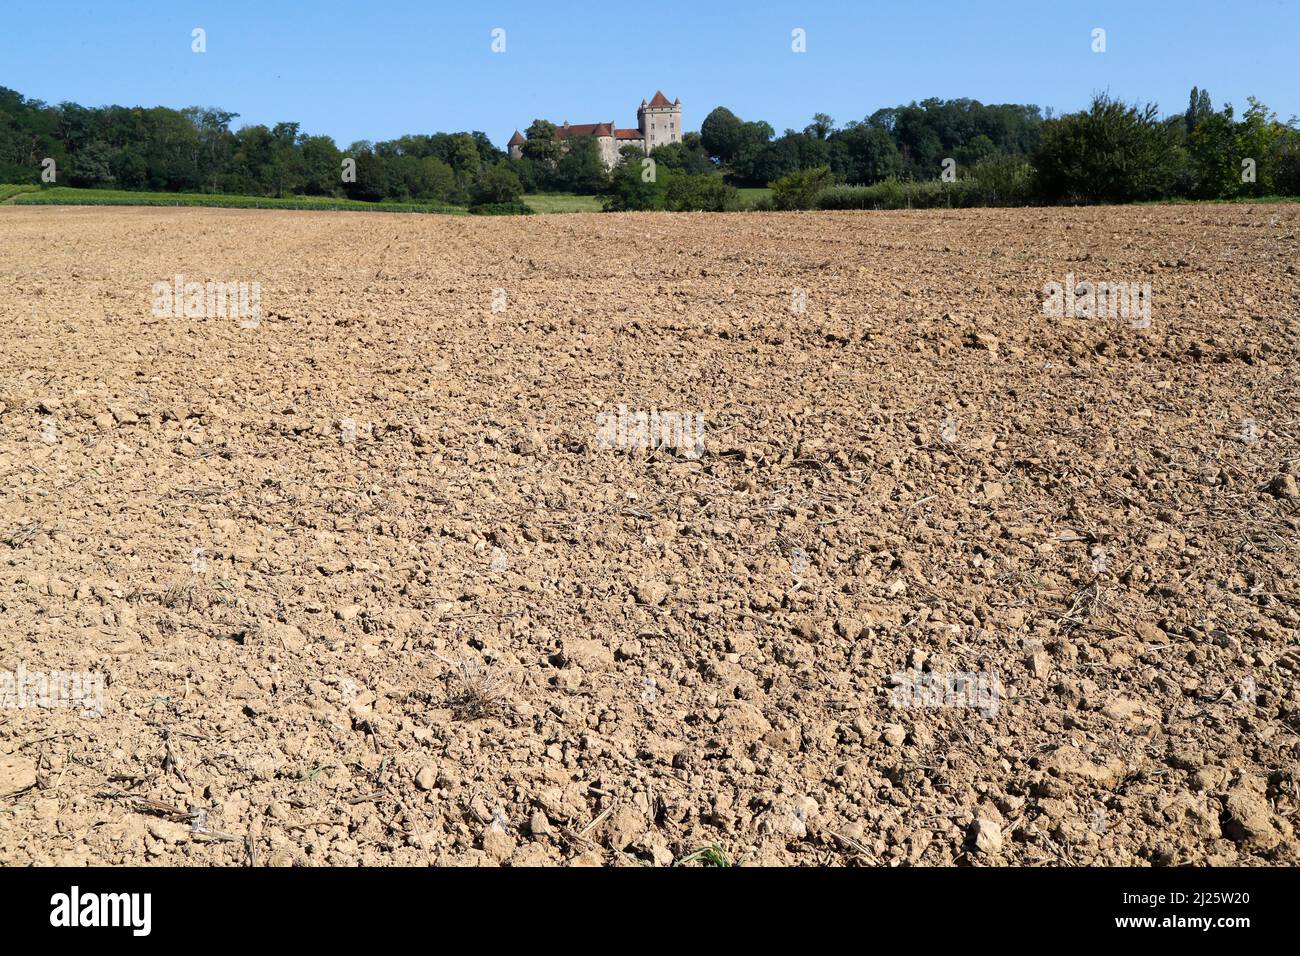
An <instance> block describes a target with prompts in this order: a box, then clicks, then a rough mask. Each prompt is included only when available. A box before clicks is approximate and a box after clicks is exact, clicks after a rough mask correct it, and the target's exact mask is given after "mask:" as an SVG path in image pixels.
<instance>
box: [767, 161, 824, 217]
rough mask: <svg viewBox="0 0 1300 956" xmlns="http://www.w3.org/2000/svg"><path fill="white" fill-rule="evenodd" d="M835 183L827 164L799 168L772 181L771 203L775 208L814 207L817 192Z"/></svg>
mask: <svg viewBox="0 0 1300 956" xmlns="http://www.w3.org/2000/svg"><path fill="white" fill-rule="evenodd" d="M834 185H835V174H834V173H832V172H831V170H830V167H829V166H817V167H814V168H813V169H801V170H800V171H799V172H797V173H791V174H790V175H788V176H782V177H781V178H780V179H778V180H777V181H776V182H774V183H772V204H773V205H774V206H775V207H776V208H777V209H783V210H788V209H815V208H816V203H817V195H818V193H821V192H823V191H824V190H826V189H829V188H830V187H831V186H834Z"/></svg>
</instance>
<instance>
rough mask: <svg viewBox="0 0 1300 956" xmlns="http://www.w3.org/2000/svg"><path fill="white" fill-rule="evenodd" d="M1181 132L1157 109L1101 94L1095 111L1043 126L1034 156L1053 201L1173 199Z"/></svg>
mask: <svg viewBox="0 0 1300 956" xmlns="http://www.w3.org/2000/svg"><path fill="white" fill-rule="evenodd" d="M1180 161H1181V160H1180V145H1179V143H1178V141H1177V131H1176V130H1174V129H1172V128H1171V127H1169V126H1168V125H1166V124H1165V123H1162V122H1161V121H1160V120H1159V119H1158V117H1157V116H1156V108H1155V106H1154V105H1148V106H1145V107H1141V108H1139V107H1138V106H1130V105H1127V104H1125V103H1123V102H1122V101H1119V100H1112V99H1111V98H1110V97H1109V96H1107V95H1105V94H1101V95H1098V96H1095V97H1094V98H1093V101H1092V106H1091V108H1090V109H1088V110H1086V111H1084V112H1079V113H1071V114H1068V115H1065V116H1062V117H1060V118H1059V119H1055V120H1051V121H1049V122H1048V123H1046V124H1045V125H1044V128H1043V134H1042V142H1041V143H1040V145H1039V149H1038V151H1037V153H1036V155H1035V166H1036V167H1037V169H1038V175H1039V184H1040V187H1041V188H1042V191H1043V194H1044V196H1045V197H1046V198H1047V199H1049V200H1051V201H1065V202H1111V203H1115V202H1132V201H1134V200H1140V199H1159V198H1162V197H1164V196H1167V195H1169V192H1170V187H1171V185H1172V184H1173V181H1174V177H1175V176H1176V174H1177V170H1178V165H1179V163H1180Z"/></svg>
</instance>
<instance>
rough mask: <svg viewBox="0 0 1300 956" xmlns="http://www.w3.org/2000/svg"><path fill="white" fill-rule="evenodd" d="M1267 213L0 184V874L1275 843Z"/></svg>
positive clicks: (1272, 368) (1293, 654)
mask: <svg viewBox="0 0 1300 956" xmlns="http://www.w3.org/2000/svg"><path fill="white" fill-rule="evenodd" d="M1298 235H1300V206H1296V205H1277V206H1268V205H1238V206H1226V205H1224V206H1208V205H1206V206H1172V207H1160V206H1149V207H1129V208H1118V209H1117V208H1104V209H1101V208H1096V209H1050V210H1042V209H1027V210H966V211H951V212H949V211H926V212H896V213H844V214H834V213H824V214H815V215H814V214H788V215H787V214H734V215H668V214H662V215H661V214H629V215H575V216H552V217H531V218H502V219H484V220H479V219H460V218H442V217H433V216H427V217H426V216H391V215H383V216H380V215H369V214H348V215H338V214H328V213H320V214H318V213H306V212H267V211H237V210H217V209H120V208H114V209H86V208H76V207H49V208H38V209H25V208H21V207H6V208H3V209H0V342H3V345H0V674H3V672H17V671H18V670H19V668H20V666H21V667H22V668H24V669H25V671H26V672H28V673H31V672H43V673H48V672H53V671H76V672H87V673H92V674H100V675H102V676H103V678H104V680H105V681H106V682H107V686H106V687H105V689H104V708H103V712H102V714H98V715H97V714H95V713H93V712H91V713H86V712H83V711H81V710H80V709H78V708H75V707H66V706H51V707H44V708H42V707H19V706H15V705H11V706H8V707H0V863H4V864H10V865H25V864H55V863H72V864H80V863H95V864H181V865H232V866H233V865H248V864H250V863H251V864H255V865H304V866H313V865H346V864H366V865H386V864H398V865H425V864H431V863H434V864H497V863H509V864H513V865H529V864H552V865H561V864H646V863H650V864H658V865H666V864H669V863H673V862H681V861H688V862H690V863H691V864H692V865H705V864H709V863H720V862H723V861H724V860H725V861H728V862H733V863H734V862H744V863H759V864H782V865H808V864H845V865H863V864H866V865H985V864H1004V865H1005V864H1011V865H1071V864H1077V865H1085V864H1087V865H1117V864H1137V865H1145V864H1152V865H1171V864H1195V865H1206V864H1210V865H1226V864H1253V865H1295V864H1296V863H1297V858H1298V857H1300V838H1298V837H1297V833H1296V828H1297V826H1300V789H1298V787H1300V768H1298V766H1297V760H1298V758H1300V689H1298V688H1297V677H1298V676H1300V589H1298V588H1297V585H1296V581H1297V564H1298V558H1300V546H1298V539H1297V533H1298V532H1300V497H1298V496H1297V491H1296V479H1297V478H1300V389H1298V387H1297V381H1296V360H1297V351H1298V348H1300V276H1298V275H1297V266H1296V263H1297V262H1300V255H1298V253H1300V243H1298V241H1297V236H1298ZM177 273H180V274H183V275H184V276H185V277H186V279H188V280H195V281H200V282H202V281H207V280H214V281H222V282H232V281H233V282H249V283H253V282H256V283H260V289H261V300H260V301H261V314H260V323H259V324H257V325H256V326H255V327H243V326H244V325H245V324H247V323H243V324H241V322H240V321H238V320H237V319H235V318H230V317H220V316H209V317H198V318H184V317H166V316H162V317H160V316H156V315H154V314H153V311H152V309H151V304H152V303H153V299H154V293H153V291H152V287H153V285H154V284H155V283H158V282H167V283H170V282H171V281H172V279H173V276H174V275H175V274H177ZM1068 275H1072V276H1073V278H1074V280H1075V281H1080V282H1082V281H1094V282H1098V281H1099V282H1132V283H1139V284H1140V283H1144V282H1149V283H1150V284H1151V287H1152V293H1153V305H1152V311H1151V322H1150V324H1149V326H1147V327H1140V326H1141V325H1142V323H1135V322H1134V321H1131V320H1129V319H1125V318H1119V319H1112V318H1110V317H1101V318H1097V317H1093V318H1071V317H1064V318H1051V317H1048V316H1045V315H1044V314H1043V309H1042V305H1043V298H1044V297H1043V287H1044V284H1045V283H1047V282H1053V281H1054V282H1058V283H1066V282H1067V276H1068ZM801 293H802V296H803V297H805V298H806V309H805V310H804V311H802V312H799V311H797V305H798V303H799V301H800V298H801ZM494 303H495V307H496V309H497V311H494ZM620 405H626V406H627V408H628V409H629V410H630V411H631V412H635V411H638V410H640V411H647V412H648V411H651V410H657V411H661V412H662V411H670V412H686V413H697V412H698V413H700V414H701V415H702V416H703V421H704V435H705V451H704V453H703V455H702V456H699V457H692V456H691V455H690V454H688V453H685V452H684V451H683V450H682V449H677V448H649V449H647V448H619V447H616V448H609V447H606V445H607V443H604V442H601V441H599V440H598V436H597V431H598V421H599V419H598V416H599V415H601V413H608V412H616V411H617V409H618V407H619V406H620ZM917 673H920V674H925V675H928V677H926V678H925V679H927V680H940V681H944V680H950V679H951V678H952V675H975V678H974V679H978V680H992V679H996V687H997V688H998V694H997V698H996V701H995V703H996V706H995V707H985V708H974V707H971V706H964V705H963V701H962V700H954V699H949V700H946V701H944V700H939V701H935V700H930V701H928V702H926V705H924V706H899V695H898V691H899V684H900V681H903V682H904V683H905V682H906V681H907V680H910V679H912V677H915V675H916V674H917ZM909 675H911V676H910V677H909ZM937 704H942V706H938V705H937ZM706 847H717V848H718V849H717V850H710V851H709V852H708V853H706V854H699V853H696V852H695V851H698V850H700V849H702V848H706Z"/></svg>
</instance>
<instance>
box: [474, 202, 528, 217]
mask: <svg viewBox="0 0 1300 956" xmlns="http://www.w3.org/2000/svg"><path fill="white" fill-rule="evenodd" d="M532 212H533V210H532V209H531V208H530V207H529V206H527V205H526V204H524V203H523V202H485V203H477V204H475V205H473V206H470V207H469V214H470V215H471V216H529V215H532Z"/></svg>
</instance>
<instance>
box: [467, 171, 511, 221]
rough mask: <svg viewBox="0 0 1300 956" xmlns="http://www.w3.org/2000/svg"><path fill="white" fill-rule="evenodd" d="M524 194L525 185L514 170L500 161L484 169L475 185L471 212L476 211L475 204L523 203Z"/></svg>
mask: <svg viewBox="0 0 1300 956" xmlns="http://www.w3.org/2000/svg"><path fill="white" fill-rule="evenodd" d="M523 195H524V187H523V185H522V184H521V183H520V182H519V177H518V176H516V175H515V174H514V170H512V169H511V168H510V167H509V166H507V165H506V164H505V163H499V164H498V165H496V166H493V167H491V168H490V169H488V170H486V171H484V173H483V175H482V176H480V177H479V181H478V182H477V183H476V184H475V185H474V191H473V194H472V195H471V197H470V203H471V209H470V212H473V211H474V210H473V208H472V207H473V206H498V205H509V204H515V205H522V203H521V199H522V197H523Z"/></svg>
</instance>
